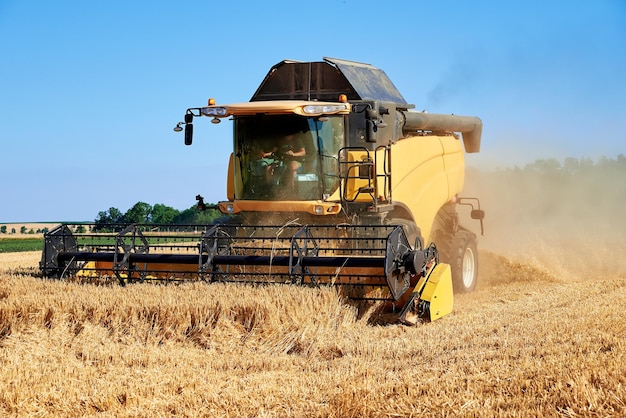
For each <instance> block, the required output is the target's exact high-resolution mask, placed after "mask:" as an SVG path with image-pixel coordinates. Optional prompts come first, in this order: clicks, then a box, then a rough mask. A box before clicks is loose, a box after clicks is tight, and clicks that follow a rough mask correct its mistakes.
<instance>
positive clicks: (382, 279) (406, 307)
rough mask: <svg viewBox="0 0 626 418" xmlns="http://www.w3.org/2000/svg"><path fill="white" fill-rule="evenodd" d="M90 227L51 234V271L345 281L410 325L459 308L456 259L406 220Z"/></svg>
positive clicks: (47, 253) (46, 254) (46, 258)
mask: <svg viewBox="0 0 626 418" xmlns="http://www.w3.org/2000/svg"><path fill="white" fill-rule="evenodd" d="M90 227H92V225H76V224H73V225H66V224H64V225H60V226H59V227H57V228H55V229H54V230H52V231H50V232H48V233H47V234H46V235H45V243H44V251H43V255H42V261H41V264H40V267H41V271H42V272H43V274H44V275H45V276H46V277H51V278H58V279H61V278H66V277H80V278H83V279H89V278H98V279H100V280H101V279H103V278H110V279H113V280H118V281H119V282H120V283H121V284H122V285H125V284H127V283H132V282H145V281H189V280H203V281H206V282H216V281H218V282H241V283H250V284H252V283H256V284H258V283H264V284H267V283H277V284H298V285H309V286H328V285H330V286H340V287H341V288H342V289H341V293H342V294H343V295H344V296H345V297H347V298H349V299H350V300H355V301H356V300H362V301H371V302H376V303H380V304H381V305H385V309H384V311H386V312H395V313H397V314H398V316H399V317H401V320H403V321H405V322H408V323H414V322H416V321H417V318H418V317H419V318H423V319H427V320H434V319H437V318H439V317H441V316H443V315H445V314H447V313H449V312H450V311H451V309H452V284H451V281H450V270H449V266H448V265H445V264H440V263H438V254H437V249H436V247H435V246H434V245H431V246H429V247H428V248H424V249H422V248H412V246H411V245H410V244H409V242H408V239H407V237H406V234H405V233H404V230H403V228H402V226H394V225H345V224H344V225H299V224H287V225H283V226H273V225H268V226H260V225H257V226H245V225H210V226H206V227H201V226H198V225H176V226H167V225H161V226H159V225H139V224H132V225H112V226H111V227H110V232H107V233H103V232H98V233H92V232H82V233H79V232H76V231H77V230H89V228H90ZM434 278H436V280H434V281H433V279H434ZM438 282H441V283H442V284H441V285H439V286H438V285H437V283H438Z"/></svg>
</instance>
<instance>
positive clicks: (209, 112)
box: [200, 107, 227, 116]
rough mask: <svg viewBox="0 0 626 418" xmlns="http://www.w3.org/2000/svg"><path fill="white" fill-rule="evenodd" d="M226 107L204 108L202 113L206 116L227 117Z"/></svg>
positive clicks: (201, 110)
mask: <svg viewBox="0 0 626 418" xmlns="http://www.w3.org/2000/svg"><path fill="white" fill-rule="evenodd" d="M226 112H227V111H226V108H225V107H203V108H202V109H200V113H202V114H203V115H206V116H226Z"/></svg>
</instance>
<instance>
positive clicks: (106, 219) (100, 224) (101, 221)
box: [94, 208, 123, 231]
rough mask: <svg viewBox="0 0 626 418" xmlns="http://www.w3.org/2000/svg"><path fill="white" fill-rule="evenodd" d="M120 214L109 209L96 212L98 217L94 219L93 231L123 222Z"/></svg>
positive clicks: (113, 209) (115, 210)
mask: <svg viewBox="0 0 626 418" xmlns="http://www.w3.org/2000/svg"><path fill="white" fill-rule="evenodd" d="M122 218H123V215H122V212H121V211H120V210H119V209H118V208H109V210H106V211H103V212H98V217H97V218H96V219H95V225H94V230H96V231H98V230H100V229H103V228H106V227H107V226H108V225H111V224H118V223H122V222H123V219H122Z"/></svg>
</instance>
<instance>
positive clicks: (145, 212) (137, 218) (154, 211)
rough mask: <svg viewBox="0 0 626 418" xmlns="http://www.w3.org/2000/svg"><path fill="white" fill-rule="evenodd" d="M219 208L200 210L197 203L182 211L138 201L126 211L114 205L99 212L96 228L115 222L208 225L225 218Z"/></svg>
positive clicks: (102, 227)
mask: <svg viewBox="0 0 626 418" xmlns="http://www.w3.org/2000/svg"><path fill="white" fill-rule="evenodd" d="M224 218H225V215H223V214H222V213H221V212H220V211H219V210H217V209H213V208H209V209H206V210H199V209H198V207H197V206H196V205H194V206H192V207H190V208H188V209H185V210H183V211H180V210H178V209H174V208H173V207H171V206H167V205H163V204H160V203H157V204H155V205H154V206H153V205H150V204H148V203H145V202H137V203H135V204H134V205H133V206H132V207H131V208H130V209H128V210H127V211H126V212H122V211H121V210H119V209H118V208H115V207H112V208H109V209H108V210H105V211H101V212H99V213H98V217H97V218H96V219H95V221H94V222H95V226H94V228H95V229H96V230H98V229H104V228H106V227H107V226H109V225H114V224H129V223H138V224H154V225H207V224H213V223H216V222H221V221H222V220H224Z"/></svg>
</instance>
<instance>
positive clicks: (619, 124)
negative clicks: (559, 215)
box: [0, 0, 626, 223]
mask: <svg viewBox="0 0 626 418" xmlns="http://www.w3.org/2000/svg"><path fill="white" fill-rule="evenodd" d="M0 53H1V55H2V65H0V115H1V118H2V121H3V129H2V131H1V132H0V140H1V142H2V148H1V150H2V151H1V153H0V156H1V157H0V190H1V192H0V202H1V203H0V223H2V222H29V221H33V222H34V221H91V220H94V219H95V218H96V217H97V215H98V212H99V211H102V210H107V209H109V208H110V207H116V208H118V209H120V210H121V211H123V212H124V211H126V210H128V209H129V208H130V207H131V206H132V205H133V204H135V203H136V202H138V201H143V202H146V203H149V204H151V205H153V204H156V203H163V204H166V205H169V206H172V207H174V208H176V209H179V210H183V209H186V208H188V207H190V206H192V205H193V204H194V203H195V199H194V197H195V195H196V194H202V195H203V196H205V198H206V200H207V201H211V202H215V201H218V200H222V199H224V198H225V194H226V191H225V189H226V186H225V183H226V180H225V178H226V165H227V160H228V155H229V153H230V147H231V139H230V133H231V131H230V124H229V123H223V124H220V125H218V126H215V125H212V124H211V123H209V121H208V119H206V120H203V121H197V122H196V123H195V138H194V144H193V145H192V146H191V147H186V146H184V144H183V136H182V134H176V133H174V132H173V130H172V128H173V127H174V125H175V124H176V123H177V122H178V121H180V120H182V117H183V114H184V111H185V109H186V108H187V107H196V106H201V105H204V104H205V103H206V100H207V98H209V97H215V98H216V100H217V101H218V103H220V102H221V103H228V102H240V101H247V100H249V98H250V96H251V95H252V94H253V93H254V91H255V90H256V88H257V86H258V84H259V83H260V81H261V80H262V79H263V77H264V76H265V75H266V73H267V71H268V70H269V68H270V67H271V66H272V65H274V64H276V63H277V62H279V61H281V60H283V59H295V60H302V61H310V60H320V59H322V57H324V56H327V57H336V58H343V59H349V60H354V61H360V62H366V63H369V64H372V65H374V66H376V67H379V68H382V69H383V70H384V71H385V72H386V73H387V75H389V77H390V78H391V80H392V81H393V82H394V84H396V86H397V87H398V89H399V90H400V92H401V93H402V94H403V96H404V97H405V99H406V100H407V101H408V102H409V103H413V104H415V105H416V108H417V109H419V110H421V109H427V110H428V111H429V112H431V113H455V114H459V115H468V116H479V117H480V118H481V119H482V120H483V124H484V131H483V145H482V152H481V153H480V154H477V155H468V156H467V160H466V161H467V163H468V165H471V166H476V167H485V168H497V167H507V166H513V165H519V166H523V165H524V164H526V163H528V162H532V161H534V160H536V159H537V158H557V159H559V160H562V159H564V158H565V157H576V158H580V157H590V158H592V159H594V160H595V159H597V158H598V157H600V156H607V157H610V158H613V157H616V156H617V155H618V154H620V153H626V101H625V97H626V2H625V1H624V0H597V1H584V2H583V1H571V0H570V1H560V0H554V1H549V0H548V1H546V0H542V1H535V0H530V1H524V2H502V1H498V2H496V1H472V2H466V1H446V0H443V1H428V2H427V1H419V0H413V1H409V0H397V1H387V2H384V1H383V2H381V1H370V0H358V1H357V0H318V1H315V2H295V1H265V2H254V1H237V0H229V1H226V2H178V1H115V0H113V1H107V2H92V1H64V0H57V1H54V2H52V1H17V0H11V1H8V0H0Z"/></svg>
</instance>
